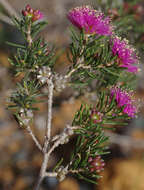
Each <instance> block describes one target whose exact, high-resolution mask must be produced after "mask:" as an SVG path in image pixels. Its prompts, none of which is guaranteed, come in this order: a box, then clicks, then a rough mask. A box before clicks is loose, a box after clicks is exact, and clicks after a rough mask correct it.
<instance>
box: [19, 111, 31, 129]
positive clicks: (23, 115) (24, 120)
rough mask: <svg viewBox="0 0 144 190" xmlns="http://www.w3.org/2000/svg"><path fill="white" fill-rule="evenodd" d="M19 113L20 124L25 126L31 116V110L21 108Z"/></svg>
mask: <svg viewBox="0 0 144 190" xmlns="http://www.w3.org/2000/svg"><path fill="white" fill-rule="evenodd" d="M19 115H20V119H21V121H20V125H25V126H27V125H29V123H30V121H31V120H32V118H33V112H32V110H30V109H23V108H21V110H20V112H19Z"/></svg>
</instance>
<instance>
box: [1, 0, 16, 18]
mask: <svg viewBox="0 0 144 190" xmlns="http://www.w3.org/2000/svg"><path fill="white" fill-rule="evenodd" d="M0 4H1V5H2V6H3V7H4V9H5V10H6V11H7V13H8V14H9V15H10V16H15V17H16V18H19V15H18V14H17V12H16V11H15V9H14V8H13V7H12V6H11V5H10V4H9V3H8V2H7V0H0Z"/></svg>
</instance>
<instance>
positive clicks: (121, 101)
mask: <svg viewBox="0 0 144 190" xmlns="http://www.w3.org/2000/svg"><path fill="white" fill-rule="evenodd" d="M110 94H111V98H112V97H113V96H115V99H116V102H117V106H118V107H124V109H123V112H124V113H125V114H127V115H128V116H129V117H135V115H136V113H137V112H138V110H137V107H136V105H135V104H136V101H135V100H134V98H133V92H132V91H130V92H127V91H124V90H122V89H121V88H119V87H117V86H115V87H113V88H111V91H110Z"/></svg>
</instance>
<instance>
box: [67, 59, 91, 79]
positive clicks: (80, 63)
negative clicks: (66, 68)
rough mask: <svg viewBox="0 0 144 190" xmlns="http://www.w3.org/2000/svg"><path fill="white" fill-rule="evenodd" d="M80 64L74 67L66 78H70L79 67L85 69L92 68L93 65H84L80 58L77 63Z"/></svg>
mask: <svg viewBox="0 0 144 190" xmlns="http://www.w3.org/2000/svg"><path fill="white" fill-rule="evenodd" d="M76 64H77V65H78V64H79V65H78V66H77V67H76V68H73V69H72V70H71V71H70V72H69V73H68V74H67V75H66V76H65V78H69V77H70V76H71V75H72V74H73V73H74V72H75V71H76V70H77V69H79V68H83V69H90V68H91V66H89V65H83V64H82V61H81V60H78V62H77V63H76Z"/></svg>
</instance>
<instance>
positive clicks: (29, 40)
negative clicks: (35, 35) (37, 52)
mask: <svg viewBox="0 0 144 190" xmlns="http://www.w3.org/2000/svg"><path fill="white" fill-rule="evenodd" d="M27 42H28V45H29V47H31V45H32V37H31V24H29V25H28V30H27Z"/></svg>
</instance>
